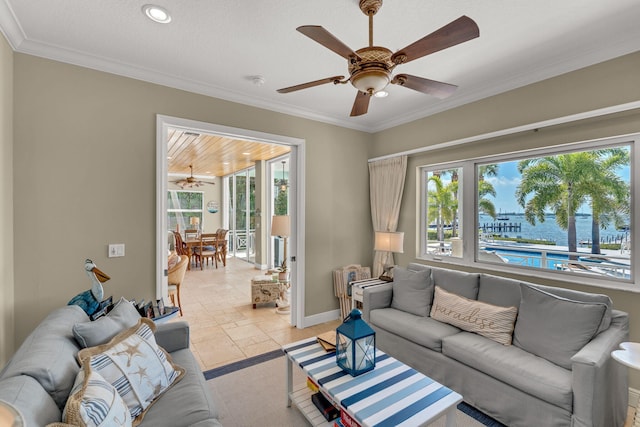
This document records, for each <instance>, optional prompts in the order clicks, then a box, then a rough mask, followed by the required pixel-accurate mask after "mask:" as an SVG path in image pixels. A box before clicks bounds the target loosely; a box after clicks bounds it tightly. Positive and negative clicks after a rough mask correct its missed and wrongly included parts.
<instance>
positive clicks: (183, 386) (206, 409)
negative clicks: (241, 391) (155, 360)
mask: <svg viewBox="0 0 640 427" xmlns="http://www.w3.org/2000/svg"><path fill="white" fill-rule="evenodd" d="M171 357H172V359H173V361H174V363H176V364H179V365H180V366H182V367H183V368H184V369H185V375H184V377H183V378H182V380H180V382H179V383H177V384H176V385H174V386H173V387H171V388H170V389H169V390H167V392H166V393H165V394H164V395H163V396H162V398H161V400H160V402H159V403H158V404H157V405H153V406H152V407H151V408H149V410H148V411H147V413H146V415H145V416H144V425H149V426H195V425H198V423H199V422H203V421H205V420H210V423H206V424H205V425H207V426H209V425H219V424H218V422H217V421H215V420H214V419H215V418H217V417H218V411H217V409H216V407H215V404H214V402H213V400H212V397H211V392H210V390H209V387H208V385H207V382H206V381H205V379H204V375H202V369H201V368H200V366H199V365H198V362H197V361H196V359H195V357H194V356H193V353H191V351H189V350H188V349H183V350H177V351H174V352H172V353H171ZM239 398H242V396H240V397H239ZM165 401H166V402H170V404H168V403H167V404H165ZM176 408H179V410H176Z"/></svg>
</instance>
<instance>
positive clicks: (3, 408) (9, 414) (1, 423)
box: [0, 400, 25, 427]
mask: <svg viewBox="0 0 640 427" xmlns="http://www.w3.org/2000/svg"><path fill="white" fill-rule="evenodd" d="M24 425H25V424H24V418H23V417H22V414H20V412H19V411H18V410H17V409H16V408H14V407H13V406H12V405H10V404H9V403H8V402H5V401H3V400H0V427H22V426H24Z"/></svg>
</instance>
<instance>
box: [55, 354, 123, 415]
mask: <svg viewBox="0 0 640 427" xmlns="http://www.w3.org/2000/svg"><path fill="white" fill-rule="evenodd" d="M62 420H63V421H64V422H65V423H67V424H70V425H74V426H80V427H112V426H126V427H128V426H131V425H132V424H131V413H130V411H129V408H128V407H127V405H126V404H125V403H124V400H122V397H120V395H119V394H118V392H117V391H116V389H115V387H113V386H112V385H111V384H110V383H109V382H107V381H106V380H105V379H104V378H102V376H101V375H100V374H99V373H97V372H94V371H92V370H91V366H90V365H89V364H88V363H87V364H84V365H83V366H82V369H80V372H78V375H77V376H76V382H75V384H74V385H73V388H72V389H71V394H69V399H68V400H67V404H66V406H65V408H64V411H63V414H62Z"/></svg>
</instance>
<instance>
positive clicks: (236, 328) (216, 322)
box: [178, 258, 340, 370]
mask: <svg viewBox="0 0 640 427" xmlns="http://www.w3.org/2000/svg"><path fill="white" fill-rule="evenodd" d="M262 273H263V272H261V271H260V270H256V269H255V268H254V266H253V265H252V264H249V263H247V262H245V261H243V260H241V259H237V258H229V259H228V260H227V266H226V267H225V266H223V265H221V264H220V265H218V268H217V269H216V268H215V267H213V266H211V265H209V266H207V265H206V263H205V266H204V269H203V270H200V269H199V268H193V269H192V270H190V271H187V273H186V276H185V280H184V282H183V283H182V286H181V289H180V297H181V299H182V311H183V317H182V318H180V317H178V319H183V320H186V321H188V322H189V325H190V330H191V349H192V350H193V352H194V354H195V355H196V358H197V359H198V362H199V363H200V366H201V367H202V370H208V369H213V368H217V367H219V366H223V365H226V364H229V363H232V362H237V361H239V360H242V359H246V358H248V357H252V356H256V355H259V354H262V353H266V352H269V351H272V350H276V349H279V348H280V347H281V346H282V345H283V344H287V343H290V342H294V341H298V340H301V339H304V338H308V337H311V336H315V335H317V334H319V333H322V332H326V331H328V330H331V329H335V328H336V327H337V326H338V325H339V323H340V321H339V320H335V321H333V322H329V323H324V324H321V325H314V326H312V327H309V328H305V329H298V328H295V327H292V326H291V324H290V323H289V315H282V314H277V313H276V312H275V304H274V303H269V304H258V306H257V308H256V309H253V305H252V304H251V279H252V278H253V277H254V276H259V275H261V274H262Z"/></svg>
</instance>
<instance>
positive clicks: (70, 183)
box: [13, 53, 372, 344]
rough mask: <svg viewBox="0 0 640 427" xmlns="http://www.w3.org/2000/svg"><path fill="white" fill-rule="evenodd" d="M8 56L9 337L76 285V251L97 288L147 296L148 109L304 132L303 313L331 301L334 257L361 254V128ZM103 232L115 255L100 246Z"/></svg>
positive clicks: (151, 234) (151, 240)
mask: <svg viewBox="0 0 640 427" xmlns="http://www.w3.org/2000/svg"><path fill="white" fill-rule="evenodd" d="M14 62H15V74H14V79H15V84H14V92H15V108H14V116H15V121H14V133H15V139H14V165H13V166H14V171H15V176H16V180H15V183H14V191H15V213H16V215H15V226H14V229H15V230H16V234H17V235H18V236H19V239H16V244H15V311H16V319H15V320H16V325H15V339H16V343H18V344H19V343H21V342H22V340H23V339H24V338H25V336H26V335H27V334H28V333H29V332H30V331H31V330H32V329H33V327H34V326H35V325H36V324H37V323H38V322H39V321H40V320H42V318H43V317H44V316H45V315H46V314H47V313H48V312H50V311H51V310H52V309H54V308H55V307H58V306H60V305H62V304H65V303H66V302H67V301H68V300H69V299H70V298H71V297H73V296H74V295H75V294H77V293H78V292H81V291H83V290H85V289H87V287H88V284H89V282H88V279H87V277H86V275H85V274H84V272H83V269H82V266H83V263H84V259H85V258H87V257H89V258H92V259H93V260H94V261H95V262H96V264H97V265H98V266H99V268H100V269H101V270H103V271H105V272H106V273H107V274H109V275H110V276H111V280H110V281H109V282H107V283H106V285H105V292H106V293H107V294H113V295H114V296H120V295H124V296H127V297H130V298H137V299H139V298H145V299H149V298H151V297H152V296H154V294H155V292H154V290H155V265H154V263H155V244H156V242H155V154H156V147H155V141H156V136H155V125H156V114H163V115H168V116H175V117H181V118H187V119H191V120H198V121H203V122H210V123H215V124H220V125H225V126H232V127H237V128H243V129H250V130H254V131H259V132H266V133H272V134H279V135H284V136H290V137H296V138H304V139H305V140H306V159H307V161H306V202H305V209H306V220H307V224H306V236H305V237H306V246H305V249H306V257H307V258H306V260H307V263H306V275H305V285H306V299H305V304H306V310H305V315H307V316H310V315H314V314H318V313H324V312H327V311H331V310H335V309H337V308H338V302H337V299H336V298H335V297H334V295H333V291H332V289H333V288H332V281H331V271H332V270H333V269H334V268H337V267H338V266H342V265H346V264H351V263H363V264H365V263H367V262H368V260H369V259H370V257H371V254H370V250H369V248H370V247H371V244H372V237H371V234H372V233H371V222H370V219H369V218H370V214H369V200H368V175H367V162H366V159H367V158H368V157H369V154H370V153H369V152H368V150H369V141H370V135H368V134H366V133H363V132H358V131H353V130H349V129H344V128H340V127H337V126H332V125H327V124H323V123H318V122H314V121H310V120H305V119H300V118H295V117H291V116H287V115H283V114H279V113H275V112H270V111H266V110H262V109H258V108H253V107H248V106H245V105H240V104H235V103H232V102H227V101H222V100H219V99H215V98H211V97H207V96H202V95H195V94H192V93H188V92H184V91H180V90H175V89H170V88H166V87H162V86H158V85H154V84H150V83H145V82H142V81H138V80H132V79H128V78H123V77H119V76H115V75H112V74H107V73H102V72H97V71H93V70H89V69H86V68H81V67H76V66H72V65H68V64H62V63H59V62H55V61H50V60H46V59H41V58H36V57H33V56H29V55H24V54H17V53H16V54H15V55H14ZM329 171H331V173H329ZM347 182H348V183H349V185H348V186H346V185H345V183H347ZM132 183H135V185H133V186H132V185H131V184H132ZM109 243H125V244H126V254H127V256H125V257H124V258H107V245H108V244H109Z"/></svg>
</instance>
